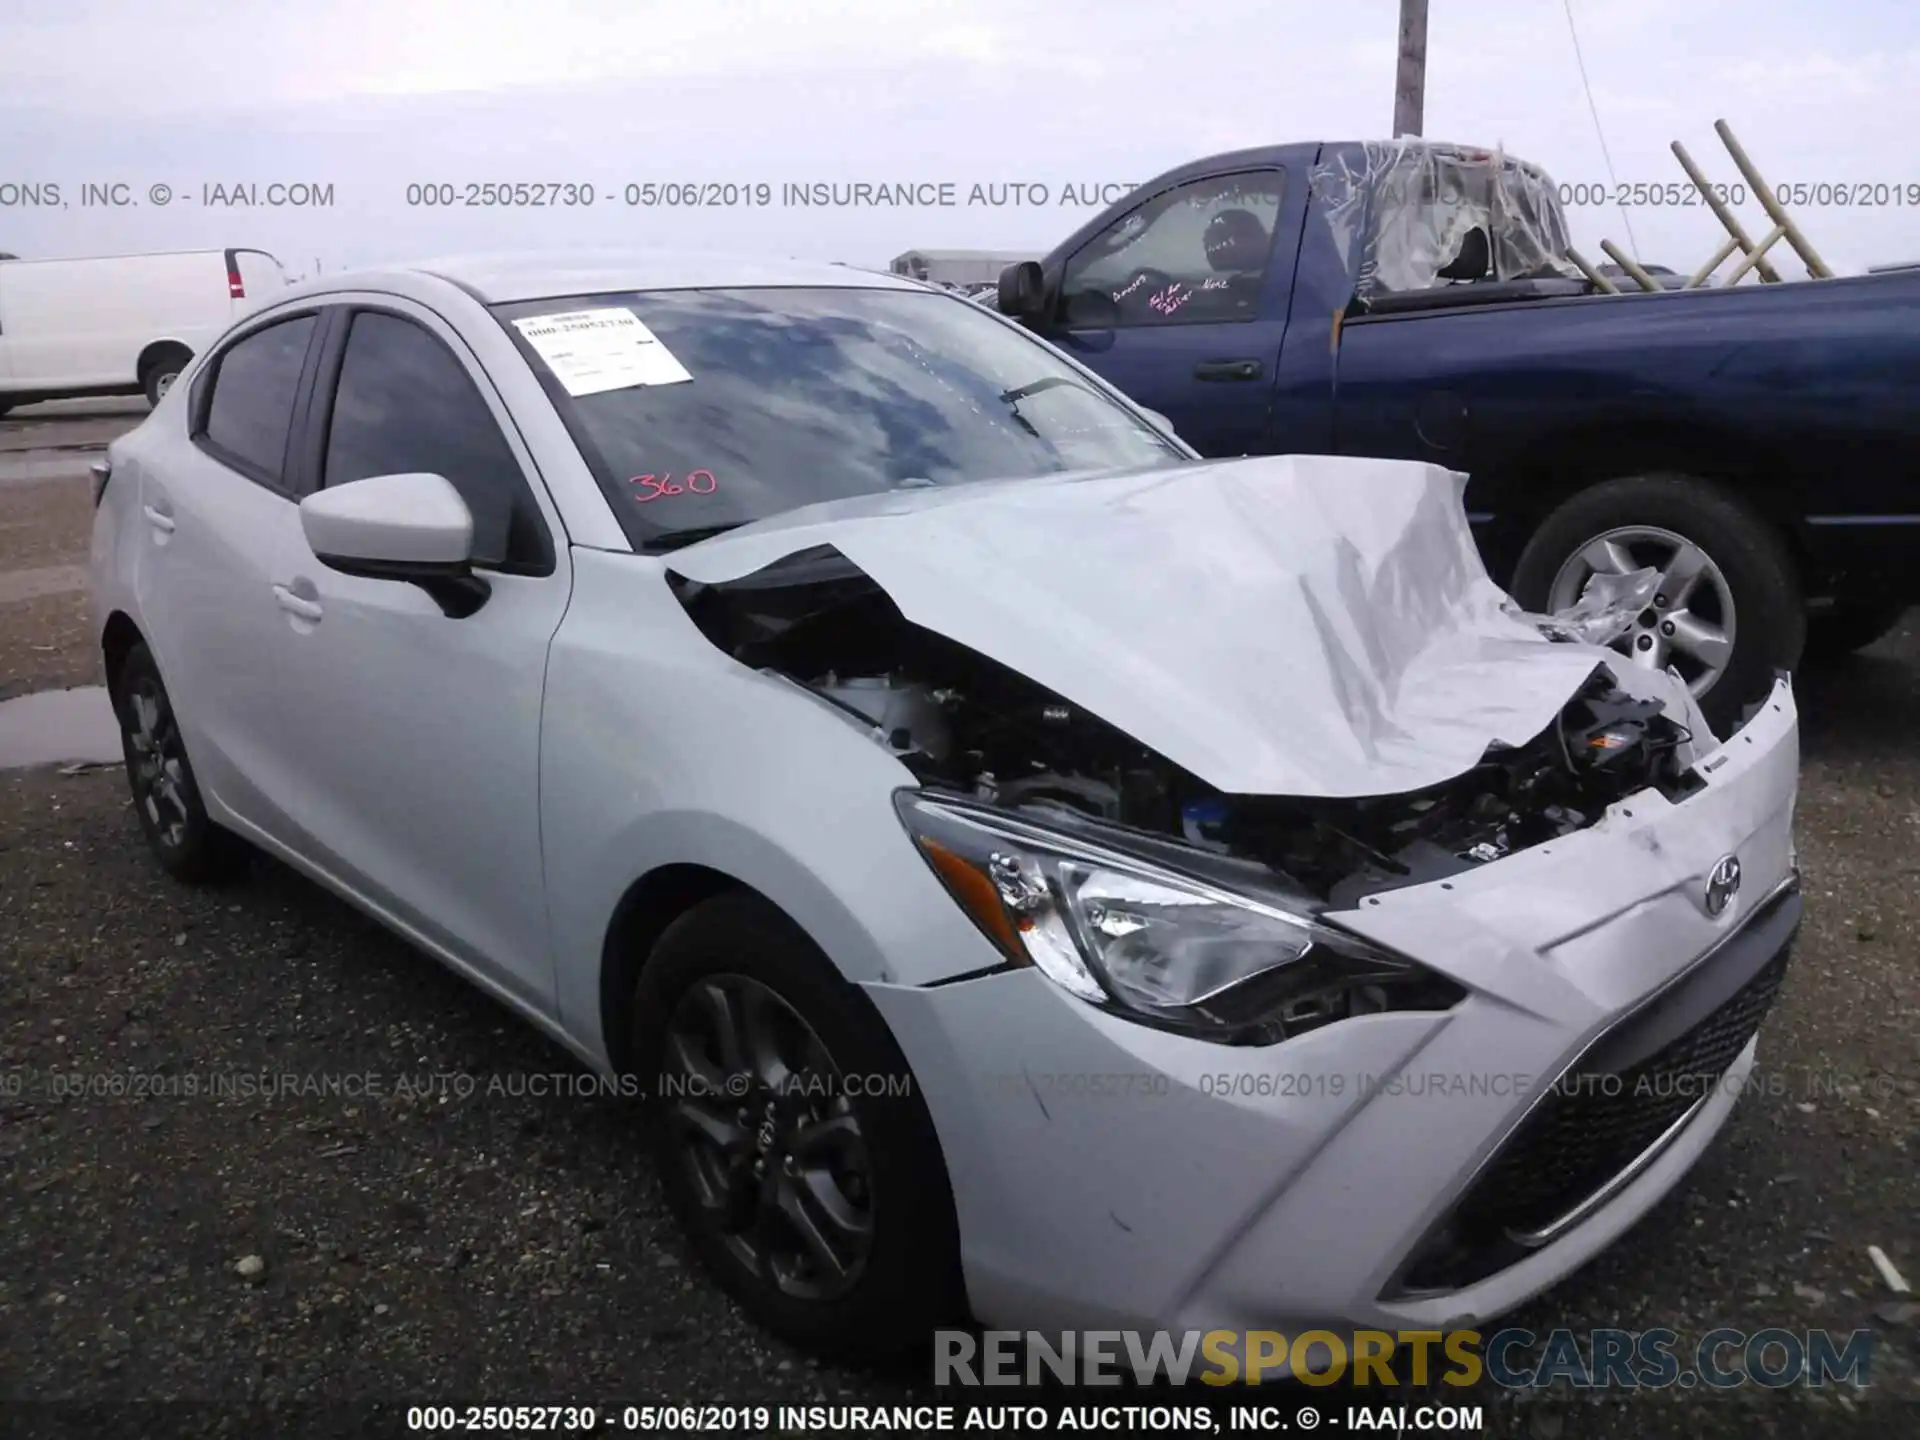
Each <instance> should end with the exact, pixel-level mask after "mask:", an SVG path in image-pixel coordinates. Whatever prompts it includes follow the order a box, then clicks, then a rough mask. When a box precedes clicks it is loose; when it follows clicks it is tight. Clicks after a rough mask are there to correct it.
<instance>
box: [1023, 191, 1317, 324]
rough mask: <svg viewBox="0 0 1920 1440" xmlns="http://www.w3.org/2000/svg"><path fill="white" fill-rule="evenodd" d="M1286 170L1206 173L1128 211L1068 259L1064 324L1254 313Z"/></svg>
mask: <svg viewBox="0 0 1920 1440" xmlns="http://www.w3.org/2000/svg"><path fill="white" fill-rule="evenodd" d="M1285 178H1286V177H1285V175H1284V173H1283V172H1281V171H1279V170H1261V171H1254V172H1251V173H1247V174H1240V175H1214V176H1209V177H1208V178H1206V179H1203V180H1193V181H1189V182H1188V183H1187V184H1185V185H1179V186H1176V187H1174V188H1173V189H1171V190H1167V191H1164V192H1162V193H1161V194H1159V195H1156V196H1154V197H1153V198H1152V199H1150V200H1148V201H1146V202H1145V203H1144V204H1142V205H1140V206H1139V207H1137V208H1136V209H1133V210H1130V211H1128V212H1127V213H1126V214H1125V215H1122V216H1121V217H1120V218H1119V219H1118V220H1116V221H1114V223H1113V224H1111V225H1109V226H1108V227H1107V228H1106V229H1105V230H1104V231H1102V232H1101V233H1100V234H1099V235H1097V236H1095V237H1094V238H1093V239H1092V240H1090V241H1088V242H1087V244H1086V245H1085V246H1083V247H1082V248H1081V249H1080V251H1079V252H1078V253H1077V254H1075V255H1074V256H1073V257H1072V258H1071V259H1069V260H1068V261H1067V263H1066V265H1065V267H1064V268H1063V270H1062V274H1061V282H1060V302H1059V304H1060V309H1059V319H1060V323H1061V324H1063V325H1065V326H1066V327H1068V328H1069V329H1071V328H1073V327H1074V326H1076V325H1080V326H1089V325H1093V326H1099V327H1101V328H1108V327H1113V326H1139V325H1185V324H1193V323H1195V322H1210V323H1216V324H1217V323H1219V322H1221V321H1233V320H1251V319H1253V318H1254V317H1255V316H1256V315H1257V314H1258V312H1259V308H1260V291H1261V289H1262V287H1263V286H1264V284H1265V282H1266V276H1267V265H1268V263H1269V261H1270V260H1271V258H1272V255H1273V232H1274V224H1275V221H1276V220H1277V219H1278V217H1279V214H1280V193H1281V187H1282V184H1283V183H1284V181H1285ZM1116 312H1117V313H1116Z"/></svg>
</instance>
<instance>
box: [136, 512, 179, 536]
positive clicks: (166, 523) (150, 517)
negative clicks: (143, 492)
mask: <svg viewBox="0 0 1920 1440" xmlns="http://www.w3.org/2000/svg"><path fill="white" fill-rule="evenodd" d="M140 511H141V513H142V514H143V515H145V516H146V517H147V523H148V524H149V525H151V526H153V528H154V529H156V530H158V531H159V532H160V533H161V534H162V535H171V534H172V533H173V516H171V515H169V514H167V512H166V511H164V510H157V509H155V508H154V507H153V506H151V505H142V506H141V507H140Z"/></svg>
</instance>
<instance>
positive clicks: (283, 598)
mask: <svg viewBox="0 0 1920 1440" xmlns="http://www.w3.org/2000/svg"><path fill="white" fill-rule="evenodd" d="M273 598H274V599H275V600H278V601H279V602H280V608H281V609H282V610H284V611H286V612H287V613H288V614H289V615H295V616H298V617H299V618H300V619H302V620H311V621H314V622H316V623H317V622H318V621H319V619H320V617H321V616H322V615H324V614H326V613H327V612H326V611H324V610H322V609H321V608H320V602H319V601H318V600H309V599H307V598H306V597H304V596H301V595H296V594H294V593H293V591H291V590H289V589H288V588H287V587H286V586H284V585H276V586H274V587H273Z"/></svg>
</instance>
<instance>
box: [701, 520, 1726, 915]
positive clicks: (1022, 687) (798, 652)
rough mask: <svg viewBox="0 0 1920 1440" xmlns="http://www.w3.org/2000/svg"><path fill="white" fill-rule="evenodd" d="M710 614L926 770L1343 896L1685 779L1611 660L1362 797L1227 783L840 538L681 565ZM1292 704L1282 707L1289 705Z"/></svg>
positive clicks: (1012, 801)
mask: <svg viewBox="0 0 1920 1440" xmlns="http://www.w3.org/2000/svg"><path fill="white" fill-rule="evenodd" d="M670 583H672V585H673V586H674V589H675V592H676V594H677V595H678V597H679V599H680V601H681V603H682V605H683V606H684V607H685V608H686V610H687V612H688V614H689V615H690V616H691V617H692V619H693V620H694V622H695V624H696V625H698V626H699V627H700V629H701V631H702V633H703V634H705V635H706V636H707V638H708V639H709V640H711V641H712V642H713V643H714V644H716V645H717V646H719V647H720V648H721V649H722V650H724V651H726V652H727V653H728V654H730V655H732V656H733V657H734V658H735V659H737V660H739V661H740V662H741V663H742V664H745V665H748V666H750V667H752V668H755V669H758V670H762V671H766V672H770V673H773V674H776V675H779V676H782V677H784V678H785V679H787V680H789V681H792V682H795V683H797V684H799V685H802V686H804V687H805V688H807V689H808V690H810V691H811V692H813V693H814V694H815V695H817V696H819V697H820V698H821V699H823V700H825V701H827V702H828V703H830V704H832V705H835V706H837V707H838V708H840V709H841V710H842V711H844V712H846V714H847V715H848V716H849V718H850V719H853V720H856V721H858V722H860V723H862V724H863V725H865V726H867V727H870V729H871V733H872V735H873V737H874V739H875V741H876V742H877V743H879V744H881V745H883V746H885V747H886V748H887V749H888V750H889V751H891V752H892V753H893V754H894V755H896V756H897V757H898V758H899V759H900V761H901V762H902V763H903V764H904V765H906V766H907V767H908V768H909V769H910V770H911V771H912V772H913V773H914V774H915V776H916V777H918V778H919V780H920V781H921V783H922V784H923V785H925V786H927V787H929V788H930V789H937V790H944V791H947V792H950V793H953V794H956V795H960V796H964V797H967V798H971V799H973V800H976V801H979V802H984V803H987V804H991V805H995V806H1002V807H1006V808H1008V809H1010V810H1030V811H1054V812H1056V813H1057V812H1059V811H1062V810H1065V811H1068V812H1072V813H1075V814H1077V815H1080V816H1085V817H1088V818H1091V819H1094V820H1098V821H1102V822H1105V823H1107V824H1112V825H1119V826H1124V827H1126V828H1128V829H1130V830H1135V831H1140V832H1145V833H1148V834H1151V835H1154V836H1156V837H1161V838H1170V839H1173V840H1177V841H1184V842H1185V843H1187V844H1189V845H1192V846H1196V847H1199V848H1201V849H1204V850H1207V851H1211V852H1213V853H1215V854H1218V855H1222V856H1229V857H1233V858H1235V859H1238V860H1241V861H1254V862H1257V863H1259V864H1262V865H1264V866H1266V867H1269V868H1270V869H1271V870H1273V871H1275V872H1277V873H1278V874H1279V875H1280V876H1283V877H1285V878H1286V879H1287V880H1289V881H1291V882H1292V883H1293V885H1295V886H1297V887H1299V888H1301V889H1304V890H1305V891H1307V892H1309V893H1310V894H1312V895H1314V896H1316V897H1318V898H1319V899H1321V900H1323V901H1326V902H1327V903H1329V904H1331V905H1333V906H1335V907H1338V908H1344V907H1345V906H1347V905H1350V904H1352V903H1355V902H1357V901H1358V899H1359V898H1360V897H1361V896H1363V895H1366V894H1369V893H1375V892H1378V891H1381V890H1386V889H1392V888H1395V887H1398V886H1403V885H1416V884H1424V883H1427V882H1429V881H1433V880H1438V879H1443V878H1445V877H1446V876H1448V875H1451V874H1455V873H1458V872H1461V871H1464V870H1469V869H1472V868H1474V867H1476V866H1479V865H1484V864H1488V863H1490V862H1492V861H1495V860H1498V859H1501V858H1502V857H1504V856H1506V855H1510V854H1513V853H1514V852H1516V851H1520V850H1524V849H1527V848H1529V847H1531V846H1535V845H1539V844H1543V843H1547V842H1551V841H1552V840H1555V839H1557V838H1559V837H1561V836H1564V835H1568V834H1571V833H1573V832H1575V831H1578V830H1582V829H1584V828H1586V827H1587V826H1589V825H1592V824H1593V823H1594V822H1595V821H1597V820H1598V819H1599V818H1600V817H1601V815H1602V814H1603V813H1604V812H1605V810H1606V809H1607V808H1608V807H1609V806H1611V805H1613V804H1614V803H1615V802H1617V801H1619V800H1620V799H1622V798H1624V797H1625V796H1627V795H1630V794H1632V793H1634V792H1636V791H1639V790H1642V789H1645V788H1649V787H1651V788H1655V789H1658V790H1660V791H1662V792H1663V793H1665V794H1667V795H1669V796H1670V797H1677V796H1678V795H1679V794H1681V793H1684V792H1685V791H1686V790H1688V789H1690V788H1692V785H1693V784H1694V783H1697V782H1694V781H1693V779H1692V777H1690V776H1689V775H1688V774H1687V762H1686V761H1685V760H1684V759H1683V755H1684V754H1685V752H1686V747H1687V742H1688V740H1689V739H1690V738H1691V736H1690V735H1689V732H1688V731H1687V729H1686V728H1685V726H1683V725H1681V724H1679V723H1677V722H1676V721H1675V720H1674V719H1672V718H1671V717H1670V716H1669V715H1667V714H1666V713H1665V707H1664V706H1663V705H1662V703H1661V702H1659V701H1657V700H1643V699H1638V698H1635V697H1634V696H1633V695H1631V694H1629V693H1628V692H1627V691H1626V690H1624V689H1623V688H1622V687H1621V686H1620V685H1619V684H1618V683H1617V680H1616V679H1615V677H1614V676H1613V674H1611V673H1610V671H1609V668H1608V667H1607V665H1605V664H1601V665H1598V666H1596V668H1595V670H1594V673H1593V675H1592V677H1591V678H1590V679H1589V680H1588V682H1587V684H1586V685H1585V686H1584V687H1583V688H1582V689H1581V690H1580V691H1579V693H1578V694H1576V695H1575V696H1574V697H1573V698H1572V699H1571V700H1570V701H1569V702H1568V704H1567V705H1566V706H1565V707H1564V708H1563V709H1562V710H1561V712H1560V714H1559V715H1558V717H1557V718H1556V719H1555V721H1554V723H1553V724H1551V725H1550V726H1548V728H1547V729H1546V730H1545V731H1544V732H1542V733H1541V734H1539V735H1536V736H1535V737H1533V738H1532V739H1531V740H1529V741H1527V742H1526V743H1525V744H1522V745H1518V746H1513V747H1510V748H1501V747H1497V746H1496V747H1495V748H1493V749H1491V750H1489V751H1488V752H1487V754H1486V755H1485V756H1484V757H1483V758H1482V759H1481V761H1480V762H1479V763H1478V764H1477V765H1475V766H1474V767H1473V768H1471V769H1470V770H1468V771H1466V772H1465V773H1463V774H1460V775H1457V776H1455V777H1454V778H1452V779H1451V780H1448V781H1446V782H1444V783H1442V784H1440V785H1436V786H1432V787H1430V788H1427V789H1424V790H1419V791H1414V792H1410V793H1405V794H1397V795H1385V796H1379V797H1369V798H1362V799H1326V798H1295V797H1284V796H1268V795H1255V796H1248V795H1229V794H1224V793H1222V792H1220V791H1219V790H1216V789H1214V788H1213V787H1211V786H1209V785H1207V784H1205V783H1204V782H1202V781H1200V780H1199V779H1197V778H1196V777H1194V776H1193V775H1191V774H1189V773H1188V772H1187V771H1185V770H1183V769H1181V768H1180V767H1179V766H1177V765H1174V764H1173V763H1171V762H1170V761H1168V760H1166V759H1165V758H1163V757H1161V756H1160V755H1158V754H1156V753H1155V752H1153V751H1152V750H1150V749H1148V748H1146V747H1144V746H1142V745H1141V744H1140V743H1139V742H1137V741H1134V740H1132V739H1130V738H1129V737H1128V736H1126V735H1125V734H1123V733H1122V732H1121V731H1120V730H1118V729H1117V728H1115V727H1114V726H1112V725H1110V724H1108V723H1107V722H1105V721H1104V720H1102V719H1100V718H1099V717H1097V716H1095V715H1092V714H1090V713H1088V712H1086V711H1084V710H1082V709H1080V708H1078V707H1076V706H1074V705H1072V704H1071V703H1069V702H1068V701H1066V700H1064V699H1063V698H1062V697H1060V696H1059V695H1057V694H1055V693H1053V692H1052V691H1050V690H1048V689H1046V688H1045V687H1043V686H1041V685H1039V684H1037V683H1036V682H1034V681H1032V680H1029V679H1027V678H1026V677H1024V676H1022V675H1020V674H1018V673H1016V672H1015V671H1013V670H1011V669H1009V668H1008V667H1006V666H1004V665H1002V664H1000V663H999V662H998V661H995V660H993V659H991V658H989V657H987V656H985V655H982V654H980V653H978V652H977V651H974V650H972V649H970V648H968V647H966V646H964V645H961V644H959V643H957V642H955V641H952V640H949V639H947V638H945V637H943V636H941V635H939V634H937V633H935V632H933V631H930V630H926V629H923V628H921V627H920V626H917V625H914V624H913V623H911V622H910V621H908V620H907V619H905V618H904V617H903V616H902V615H901V614H900V612H899V610H898V609H897V608H896V607H895V605H894V604H893V602H892V601H891V600H890V599H889V598H888V597H887V595H886V594H885V593H884V592H883V591H881V590H880V588H879V587H878V586H877V585H875V584H874V582H873V581H871V580H870V579H868V578H867V577H866V576H865V575H864V574H862V573H861V572H860V571H859V569H858V568H857V567H855V566H854V565H853V564H852V563H851V562H850V561H848V560H846V559H845V557H843V556H841V555H840V554H839V552H837V551H835V550H833V549H832V548H830V547H822V548H818V549H815V550H810V551H805V552H801V553H798V554H795V555H791V556H789V557H788V558H787V559H785V560H783V561H781V562H779V563H778V564H776V565H773V566H769V567H767V568H766V569H765V570H761V571H758V572H755V573H754V574H751V575H747V576H743V577H741V578H740V579H738V580H734V581H729V582H726V583H723V584H717V585H704V584H700V583H697V582H693V581H689V580H686V579H684V578H683V577H678V576H675V577H673V578H672V580H671V582H670ZM1276 723H1278V724H1284V723H1285V721H1284V716H1281V717H1276Z"/></svg>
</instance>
